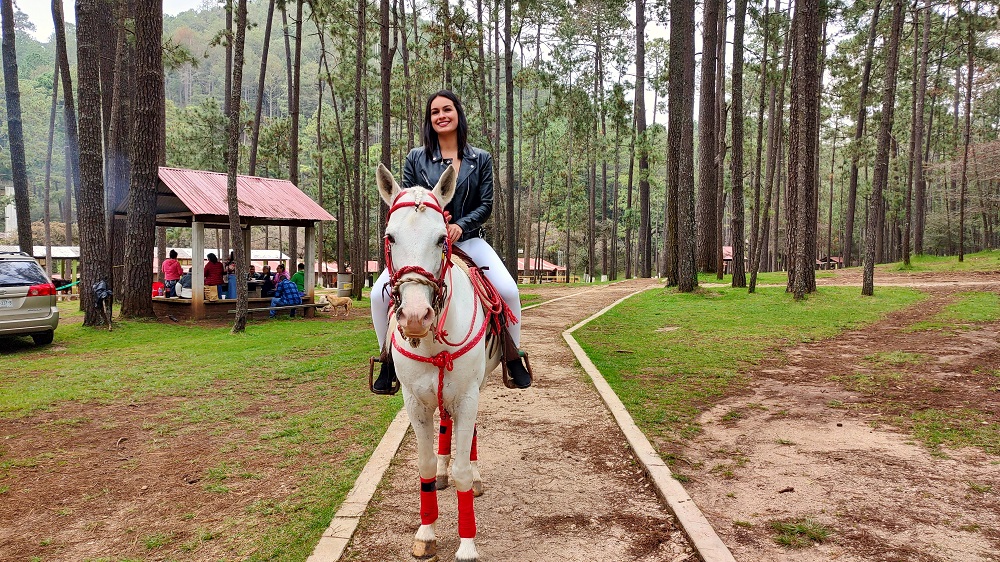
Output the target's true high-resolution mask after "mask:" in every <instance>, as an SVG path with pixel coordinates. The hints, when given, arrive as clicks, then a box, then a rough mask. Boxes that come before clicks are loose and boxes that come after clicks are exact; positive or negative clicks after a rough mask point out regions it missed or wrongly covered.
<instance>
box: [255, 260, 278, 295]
mask: <svg viewBox="0 0 1000 562" xmlns="http://www.w3.org/2000/svg"><path fill="white" fill-rule="evenodd" d="M273 277H274V276H273V275H271V266H269V265H265V266H264V270H263V271H261V272H260V275H259V276H258V277H257V278H258V279H260V280H261V281H263V282H264V284H263V285H261V286H260V296H262V297H273V296H274V281H273Z"/></svg>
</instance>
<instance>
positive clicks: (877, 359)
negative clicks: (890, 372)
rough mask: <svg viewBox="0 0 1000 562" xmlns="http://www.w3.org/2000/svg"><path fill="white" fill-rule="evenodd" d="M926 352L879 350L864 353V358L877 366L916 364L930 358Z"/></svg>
mask: <svg viewBox="0 0 1000 562" xmlns="http://www.w3.org/2000/svg"><path fill="white" fill-rule="evenodd" d="M930 357H931V356H930V355H927V354H926V353H910V352H907V351H880V352H877V353H872V354H871V355H866V356H865V360H867V361H870V362H871V363H873V364H874V365H876V366H878V367H882V366H890V367H899V366H902V365H917V364H920V363H923V362H924V361H927V360H928V359H930Z"/></svg>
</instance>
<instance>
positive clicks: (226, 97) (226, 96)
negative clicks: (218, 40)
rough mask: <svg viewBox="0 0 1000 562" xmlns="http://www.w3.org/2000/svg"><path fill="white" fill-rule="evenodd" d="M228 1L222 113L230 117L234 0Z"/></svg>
mask: <svg viewBox="0 0 1000 562" xmlns="http://www.w3.org/2000/svg"><path fill="white" fill-rule="evenodd" d="M225 1H226V53H225V55H226V76H225V86H224V89H225V91H223V92H222V112H223V113H224V114H225V115H226V117H229V109H230V108H229V104H230V103H231V102H232V92H233V0H225Z"/></svg>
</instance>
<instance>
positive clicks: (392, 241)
mask: <svg viewBox="0 0 1000 562" xmlns="http://www.w3.org/2000/svg"><path fill="white" fill-rule="evenodd" d="M385 239H386V240H388V241H389V243H390V244H395V243H396V239H395V238H393V236H392V234H389V233H386V235H385Z"/></svg>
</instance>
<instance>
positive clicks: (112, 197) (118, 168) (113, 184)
mask: <svg viewBox="0 0 1000 562" xmlns="http://www.w3.org/2000/svg"><path fill="white" fill-rule="evenodd" d="M133 9H134V8H133V7H131V6H128V5H126V3H124V2H122V3H121V4H119V7H118V13H117V17H116V24H117V25H116V27H117V32H116V33H115V35H116V37H117V38H118V41H117V47H116V48H115V49H114V52H115V57H114V59H115V61H114V68H115V70H114V80H113V85H112V90H111V92H110V95H109V97H112V98H113V99H112V103H111V123H110V126H109V127H108V131H107V132H108V137H107V140H106V142H105V158H104V163H105V165H106V166H108V167H109V169H107V170H105V177H106V180H107V181H106V186H107V187H106V190H105V191H106V192H107V197H106V201H107V204H108V208H107V229H108V250H109V251H110V252H111V262H112V263H113V264H116V265H117V264H124V263H125V241H126V240H127V239H128V236H127V225H126V221H122V220H117V219H115V218H114V209H115V208H117V207H118V205H119V204H120V203H122V202H126V206H127V201H128V197H129V186H130V185H131V182H132V165H131V160H132V154H131V153H132V144H131V142H130V140H131V139H130V137H131V135H132V122H133V114H132V97H133V95H134V90H135V88H128V87H123V84H135V83H136V80H135V61H134V60H133V59H134V50H135V46H134V43H133V42H130V41H127V38H128V36H127V35H126V33H127V31H128V30H127V28H126V20H127V19H128V18H129V17H131V15H132V14H131V13H127V12H130V11H131V10H133ZM157 105H159V104H157ZM157 113H159V111H158V110H157ZM158 135H159V131H157V136H158ZM150 146H152V145H150ZM159 263H163V260H162V259H161V260H160V261H159ZM113 271H114V273H113V274H112V276H113V279H114V282H113V283H112V287H111V288H112V289H115V288H117V287H123V288H124V287H125V267H114V268H113ZM123 297H124V291H115V300H116V301H119V302H121V301H122V300H123ZM123 312H124V311H123ZM128 314H131V312H129V313H128Z"/></svg>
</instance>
